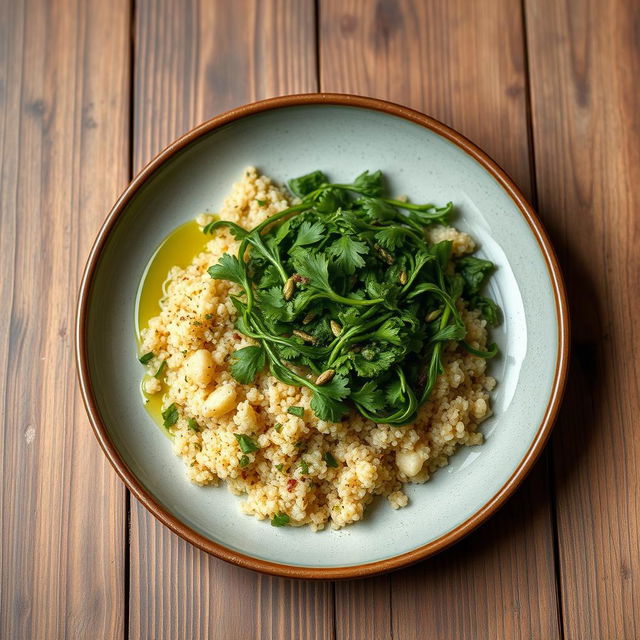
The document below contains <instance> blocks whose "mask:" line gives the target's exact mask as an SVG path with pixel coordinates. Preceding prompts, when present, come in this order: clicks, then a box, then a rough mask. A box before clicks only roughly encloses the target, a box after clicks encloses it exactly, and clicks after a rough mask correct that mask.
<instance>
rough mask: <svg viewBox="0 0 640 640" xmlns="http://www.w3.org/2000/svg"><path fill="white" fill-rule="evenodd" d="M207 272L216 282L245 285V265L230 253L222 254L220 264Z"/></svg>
mask: <svg viewBox="0 0 640 640" xmlns="http://www.w3.org/2000/svg"><path fill="white" fill-rule="evenodd" d="M207 271H208V273H209V275H210V276H211V277H212V278H214V279H215V280H229V281H230V282H235V283H237V284H243V283H244V282H245V278H246V274H245V270H244V265H242V264H240V260H238V258H236V256H232V255H229V254H228V253H224V254H222V256H220V260H219V261H218V263H217V264H214V265H213V266H212V267H209V268H208V269H207Z"/></svg>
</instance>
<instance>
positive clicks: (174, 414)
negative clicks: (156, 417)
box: [162, 402, 178, 427]
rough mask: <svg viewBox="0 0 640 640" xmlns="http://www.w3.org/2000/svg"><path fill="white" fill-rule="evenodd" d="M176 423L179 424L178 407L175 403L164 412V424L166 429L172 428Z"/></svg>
mask: <svg viewBox="0 0 640 640" xmlns="http://www.w3.org/2000/svg"><path fill="white" fill-rule="evenodd" d="M176 422H178V407H177V405H176V403H175V402H174V403H173V404H170V405H169V406H168V407H167V408H166V409H165V410H164V411H163V412H162V424H163V425H164V426H165V427H172V426H173V425H174V424H175V423H176Z"/></svg>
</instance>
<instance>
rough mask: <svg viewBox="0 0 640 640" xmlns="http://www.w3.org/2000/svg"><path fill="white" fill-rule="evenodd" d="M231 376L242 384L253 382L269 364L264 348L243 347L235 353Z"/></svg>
mask: <svg viewBox="0 0 640 640" xmlns="http://www.w3.org/2000/svg"><path fill="white" fill-rule="evenodd" d="M231 358H232V361H233V362H232V364H231V375H232V376H233V377H234V378H235V379H236V380H237V381H238V382H241V383H242V384H250V383H251V382H253V380H254V378H255V377H256V374H258V373H259V372H260V371H262V369H264V365H265V364H266V362H267V356H266V353H265V351H264V349H263V348H262V347H243V348H242V349H238V350H237V351H234V352H233V355H232V356H231Z"/></svg>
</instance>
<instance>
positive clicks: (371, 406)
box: [350, 380, 385, 412]
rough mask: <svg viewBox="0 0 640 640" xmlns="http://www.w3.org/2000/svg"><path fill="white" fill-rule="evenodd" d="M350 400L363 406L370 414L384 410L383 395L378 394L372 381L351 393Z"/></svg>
mask: <svg viewBox="0 0 640 640" xmlns="http://www.w3.org/2000/svg"><path fill="white" fill-rule="evenodd" d="M350 398H351V399H352V400H353V401H354V402H357V403H358V404H361V405H362V406H364V407H365V408H366V409H367V410H368V411H370V412H376V411H381V410H382V409H384V405H385V399H384V394H382V393H381V392H380V389H378V386H377V385H376V383H375V382H373V381H372V380H369V382H365V383H364V384H363V385H362V387H361V388H360V389H358V391H352V392H351V396H350Z"/></svg>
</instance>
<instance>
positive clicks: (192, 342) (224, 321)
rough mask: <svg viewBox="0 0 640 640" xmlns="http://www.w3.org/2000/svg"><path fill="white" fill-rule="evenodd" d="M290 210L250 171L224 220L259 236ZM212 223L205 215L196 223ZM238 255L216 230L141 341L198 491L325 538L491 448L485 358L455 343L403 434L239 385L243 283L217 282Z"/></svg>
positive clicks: (178, 275)
mask: <svg viewBox="0 0 640 640" xmlns="http://www.w3.org/2000/svg"><path fill="white" fill-rule="evenodd" d="M289 204H290V203H289V201H288V199H287V197H286V196H285V195H284V193H283V192H282V191H281V190H280V189H278V188H277V187H276V186H275V185H274V184H273V183H272V182H271V180H269V178H267V177H266V176H261V175H259V174H258V173H257V171H256V170H255V169H254V168H251V167H250V168H248V169H247V170H246V171H245V173H244V175H243V178H242V180H240V181H239V182H237V183H236V184H235V185H234V186H233V189H232V191H231V193H230V195H229V196H228V197H227V199H226V200H225V202H224V204H223V206H222V209H221V211H220V212H219V215H220V217H221V218H222V219H227V220H232V221H234V222H236V223H238V224H240V225H242V226H243V227H247V228H251V227H253V226H255V225H257V224H258V223H260V222H261V221H262V220H264V219H265V218H266V217H268V216H270V215H273V214H274V213H277V212H278V211H282V210H283V209H285V208H286V207H287V206H289ZM210 220H211V216H207V215H202V216H199V218H198V223H199V224H200V225H202V226H204V225H206V224H207V223H208V222H209V221H210ZM429 234H430V240H431V241H432V242H437V241H440V240H443V239H447V240H452V242H453V251H454V254H455V255H462V254H465V253H468V252H471V251H473V249H474V243H473V240H472V239H471V237H470V236H468V235H467V234H465V233H460V232H458V231H456V230H455V229H453V228H451V227H436V228H434V229H433V230H431V231H430V232H429ZM236 251H237V242H236V240H235V239H234V238H233V236H231V234H230V233H229V232H228V230H227V229H220V230H216V233H215V235H214V236H213V237H212V239H211V241H210V242H209V243H208V244H207V246H206V249H205V251H204V252H202V253H200V254H199V255H197V256H196V257H195V258H194V259H193V261H192V263H191V264H190V265H189V266H188V267H187V268H186V269H180V268H177V267H174V268H173V269H172V270H171V272H170V274H169V278H170V279H169V282H168V284H167V287H166V296H165V297H164V298H163V300H162V302H161V312H160V314H159V315H158V316H156V317H154V318H152V319H151V320H150V321H149V324H148V326H147V327H146V328H145V329H144V330H143V332H142V338H143V344H142V352H143V353H146V352H149V351H152V352H153V353H154V354H155V357H154V359H153V360H152V361H151V362H150V363H149V365H148V367H149V372H150V373H151V374H153V372H155V371H156V370H157V367H158V365H159V364H160V362H161V361H163V360H165V361H166V368H165V374H164V382H165V385H164V388H165V389H166V392H165V394H164V397H163V399H162V408H163V410H164V409H166V408H168V407H170V406H171V405H172V404H175V405H176V406H177V407H178V410H179V417H178V420H177V422H176V423H175V424H174V425H173V426H171V427H169V432H170V433H171V434H172V436H173V447H174V451H175V453H176V454H177V455H179V456H180V457H182V458H183V460H184V462H185V465H186V466H185V468H186V473H187V477H188V478H189V480H190V481H191V482H194V483H196V484H199V485H209V484H217V483H218V481H219V480H224V481H226V483H227V486H228V488H229V489H230V490H231V491H232V492H233V493H235V494H238V495H244V500H243V501H242V503H241V508H242V511H243V512H244V513H247V514H250V515H253V516H255V517H257V518H258V519H260V520H264V519H266V520H272V519H273V518H274V517H275V516H276V515H277V514H286V515H288V517H289V522H288V524H289V525H294V526H300V525H305V524H308V525H309V526H310V527H311V528H312V529H314V530H318V529H322V528H324V527H325V526H326V525H327V523H329V524H330V525H331V527H333V528H335V529H337V528H340V527H343V526H345V525H347V524H351V523H353V522H356V521H358V520H360V519H361V518H362V517H363V513H364V510H365V507H366V505H367V504H368V503H369V502H371V500H372V499H373V497H374V496H375V495H383V496H386V497H387V498H388V500H389V502H390V504H391V506H392V507H393V508H394V509H399V508H401V507H404V506H406V504H407V502H408V499H407V496H406V494H405V493H404V492H403V491H402V487H403V484H404V483H407V482H412V483H423V482H426V481H427V480H428V479H429V478H430V476H431V474H433V473H434V472H435V471H436V470H437V469H439V468H440V467H443V466H445V465H446V464H447V463H448V459H449V457H450V456H451V455H453V453H454V452H455V450H456V449H457V448H458V447H459V446H460V445H476V444H480V443H481V442H482V434H481V433H480V432H479V431H478V425H479V424H480V423H481V422H482V420H484V419H485V418H487V417H488V416H489V415H490V414H491V409H490V404H489V393H488V392H489V391H491V389H493V387H494V385H495V381H494V379H493V378H491V377H489V376H487V375H486V373H485V368H486V361H485V360H484V359H482V358H479V357H476V356H474V355H471V354H469V353H467V352H466V351H463V350H462V349H460V348H458V347H456V345H455V344H450V345H449V346H448V347H447V348H446V350H445V352H444V358H443V359H444V365H445V371H444V374H443V375H441V376H440V377H439V378H438V381H437V383H436V386H435V388H434V390H433V392H432V394H431V397H430V399H429V401H428V402H427V403H425V404H424V405H423V406H422V408H421V409H420V412H419V414H418V417H417V419H416V421H415V422H413V423H412V424H410V425H407V426H403V427H397V426H389V425H384V424H375V423H373V422H371V421H369V420H366V419H365V418H363V417H362V416H361V415H359V414H356V413H355V412H354V413H352V414H350V416H349V418H348V419H347V420H344V421H343V422H341V423H329V422H324V421H322V420H319V419H318V418H317V417H316V416H315V415H314V413H313V411H312V410H311V409H310V406H309V403H310V400H311V394H310V392H309V391H308V390H307V389H306V388H297V387H291V386H288V385H286V384H283V383H282V382H280V381H278V380H277V379H276V378H274V377H272V376H270V375H267V374H266V373H263V374H260V375H258V377H257V378H256V380H255V382H254V384H252V385H242V384H240V383H238V382H237V381H236V380H235V379H234V378H233V377H232V376H231V374H230V372H229V360H230V356H231V354H232V353H233V352H234V351H235V350H236V349H239V348H242V347H246V346H249V345H251V344H253V341H252V340H251V339H249V338H246V337H245V336H243V335H241V334H240V333H239V332H238V331H237V330H236V329H235V328H234V321H235V318H236V310H235V308H234V306H233V304H232V303H231V300H230V299H229V293H233V292H235V291H236V290H237V289H236V285H233V284H231V283H228V282H226V281H223V280H214V279H212V278H211V277H210V276H209V274H208V273H207V269H208V267H210V266H211V265H212V264H215V263H216V262H217V261H218V258H219V257H220V256H221V255H222V254H223V253H235V252H236ZM461 312H462V317H463V320H464V322H465V325H466V327H467V341H468V342H469V344H470V345H471V346H472V347H474V348H476V349H484V348H485V347H486V339H487V332H486V326H485V325H486V323H485V321H484V320H483V319H482V318H481V317H480V316H479V313H478V312H477V311H473V312H469V311H467V310H466V309H465V308H464V307H461ZM153 380H155V379H154V378H153V379H152V378H146V381H145V384H144V389H145V391H146V392H147V393H149V394H153V393H159V392H160V391H161V390H162V385H160V383H159V381H157V380H156V381H155V382H154V381H153ZM290 407H301V408H302V409H303V412H299V411H296V412H295V413H301V414H302V415H294V414H292V413H291V412H290V411H289V408H290ZM190 423H191V425H194V424H197V425H198V427H199V428H198V429H194V428H192V427H190ZM247 443H251V444H247ZM253 445H255V446H253ZM327 454H329V455H327ZM327 461H329V462H330V463H331V464H328V463H327ZM334 463H335V466H334Z"/></svg>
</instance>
